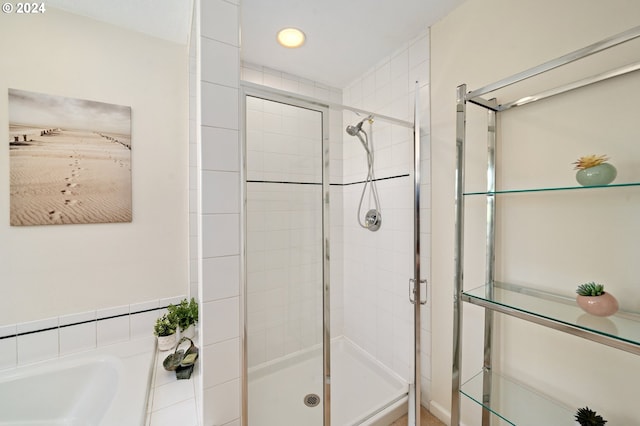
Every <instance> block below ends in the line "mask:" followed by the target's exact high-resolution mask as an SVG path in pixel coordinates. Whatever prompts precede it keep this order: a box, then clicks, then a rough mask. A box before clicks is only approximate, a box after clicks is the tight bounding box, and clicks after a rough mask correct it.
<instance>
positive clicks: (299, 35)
mask: <svg viewBox="0 0 640 426" xmlns="http://www.w3.org/2000/svg"><path fill="white" fill-rule="evenodd" d="M277 38H278V43H280V44H281V45H282V46H284V47H290V48H294V47H300V46H302V45H303V44H304V39H305V36H304V33H303V32H302V31H300V30H299V29H297V28H283V29H281V30H280V31H278V37H277Z"/></svg>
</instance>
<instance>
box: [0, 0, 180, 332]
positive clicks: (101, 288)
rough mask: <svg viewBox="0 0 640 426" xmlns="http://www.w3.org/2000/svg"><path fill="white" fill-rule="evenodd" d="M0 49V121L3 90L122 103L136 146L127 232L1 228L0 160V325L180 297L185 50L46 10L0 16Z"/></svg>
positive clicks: (1, 156) (5, 217)
mask: <svg viewBox="0 0 640 426" xmlns="http://www.w3.org/2000/svg"><path fill="white" fill-rule="evenodd" d="M0 51H2V58H1V59H0V97H2V98H3V100H2V101H0V117H7V90H8V88H15V89H23V90H29V91H34V92H40V93H46V94H53V95H60V96H67V97H73V98H80V99H90V100H96V101H101V102H106V103H113V104H118V105H127V106H131V108H132V145H133V148H132V154H131V155H132V184H133V222H132V223H119V224H88V225H60V226H32V227H10V226H9V191H8V189H9V182H8V180H9V173H8V170H9V157H8V155H9V150H8V149H5V150H2V151H0V170H2V171H3V172H2V173H1V174H0V205H1V208H0V234H1V235H2V238H1V239H2V243H1V244H0V282H2V288H3V290H2V298H0V324H8V323H14V322H22V321H30V320H35V319H41V318H48V317H54V316H58V315H63V314H70V313H77V312H83V311H89V310H95V309H100V308H105V307H113V306H120V305H129V304H132V303H135V302H142V301H148V300H152V299H156V300H157V299H160V298H165V297H170V296H176V295H182V294H185V293H186V291H187V238H186V236H187V191H186V185H187V173H186V170H187V169H186V165H187V150H186V138H187V66H186V65H187V50H186V46H181V45H177V44H173V43H169V42H166V41H161V40H159V39H155V38H151V37H148V36H144V35H141V34H139V33H134V32H131V31H126V30H122V29H119V28H116V27H113V26H110V25H107V24H103V23H100V22H97V21H93V20H90V19H85V18H81V17H78V16H75V15H71V14H67V13H62V12H59V11H56V10H55V9H52V8H48V10H47V12H46V14H43V15H15V14H12V15H9V14H2V15H1V16H0ZM0 140H3V141H7V140H8V123H7V122H6V121H3V123H1V124H0Z"/></svg>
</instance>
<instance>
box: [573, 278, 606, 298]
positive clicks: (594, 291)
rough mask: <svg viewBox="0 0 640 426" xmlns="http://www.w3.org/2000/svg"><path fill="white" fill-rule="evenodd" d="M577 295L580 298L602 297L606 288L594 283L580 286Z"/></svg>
mask: <svg viewBox="0 0 640 426" xmlns="http://www.w3.org/2000/svg"><path fill="white" fill-rule="evenodd" d="M576 293H578V294H579V295H580V296H602V295H603V294H604V286H603V285H602V284H596V283H594V282H593V281H592V282H590V283H585V284H580V285H579V286H578V288H577V289H576Z"/></svg>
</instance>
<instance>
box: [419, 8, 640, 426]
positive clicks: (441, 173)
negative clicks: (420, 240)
mask: <svg viewBox="0 0 640 426" xmlns="http://www.w3.org/2000/svg"><path fill="white" fill-rule="evenodd" d="M551 10H552V11H553V13H549V11H551ZM639 17H640V4H637V3H632V2H628V1H622V0H621V1H613V2H607V3H606V4H605V3H603V2H599V1H578V0H572V1H565V2H561V3H558V2H552V1H543V2H539V1H535V2H534V1H529V0H527V1H521V2H512V1H508V0H489V1H479V0H469V1H468V2H467V3H465V4H464V5H462V6H461V7H459V8H458V9H456V10H455V11H454V12H452V13H451V14H450V15H448V16H447V17H445V18H444V19H443V20H442V21H440V22H439V23H437V24H436V25H434V26H433V27H432V30H431V37H432V39H431V42H432V44H431V46H432V51H431V53H432V56H431V59H432V63H431V76H432V80H431V83H432V105H433V108H432V114H431V119H432V120H431V124H432V167H433V168H432V181H433V199H432V205H433V245H432V253H433V269H432V281H433V307H434V310H433V321H434V323H437V324H438V326H437V327H434V329H433V349H434V350H433V365H434V366H438V368H434V369H433V373H434V376H433V400H432V405H431V407H432V409H435V410H436V412H437V413H438V415H439V416H441V417H442V418H447V417H448V416H449V409H450V408H449V407H450V398H451V368H450V366H451V362H452V358H451V348H452V319H453V311H452V294H453V271H454V266H453V241H454V239H453V237H454V221H453V218H454V216H453V207H454V203H453V201H454V169H455V152H454V148H455V91H456V86H458V85H459V84H461V83H467V84H468V85H469V89H475V88H478V87H480V86H482V85H484V84H488V83H490V82H492V81H495V80H498V79H500V78H503V77H506V76H508V75H511V74H513V73H515V72H518V71H521V70H524V69H526V68H529V67H532V66H534V65H537V64H538V63H541V62H544V61H546V60H550V59H553V58H555V57H557V56H560V55H562V54H564V53H568V52H570V51H573V50H576V49H578V48H581V47H584V46H586V45H588V44H590V43H594V42H596V41H598V40H600V39H602V38H605V37H608V36H610V35H613V34H616V33H618V32H621V31H623V30H626V29H628V28H631V27H633V26H635V25H637V24H638V18H639ZM636 46H637V45H636ZM635 52H637V47H636V48H635ZM626 56H627V58H632V59H633V60H637V54H635V53H633V52H628V54H627V55H626ZM630 61H631V60H629V62H630ZM614 62H615V59H614V58H612V57H607V56H605V59H601V58H594V59H593V60H590V61H588V64H589V66H590V67H591V68H592V69H595V68H598V67H600V68H603V67H604V68H606V67H607V66H608V65H610V64H613V63H614ZM578 69H579V68H571V71H570V74H574V75H576V74H577V72H578V71H577V70H578ZM558 78H560V77H558ZM546 83H547V84H548V83H549V80H546ZM633 87H636V88H637V87H638V77H637V76H633V77H629V78H625V79H624V80H620V82H613V83H610V84H609V83H607V85H600V86H594V87H593V88H591V89H588V90H587V91H585V92H579V93H575V94H570V95H566V96H564V97H563V98H558V99H557V100H552V101H551V100H550V101H544V103H540V104H536V105H535V106H532V107H531V108H529V107H523V108H522V110H519V109H516V110H514V111H513V113H512V112H509V113H508V114H510V115H509V116H506V115H505V116H504V118H503V119H502V120H501V121H500V123H499V131H500V132H501V136H500V139H499V144H502V145H501V146H500V148H499V149H500V151H499V160H498V161H499V167H500V166H502V169H503V170H507V171H506V172H500V173H499V175H498V182H499V184H501V185H504V186H508V187H518V186H523V185H524V186H527V185H534V181H537V182H540V184H541V185H545V184H556V185H572V184H574V179H573V173H574V172H573V171H572V166H571V162H572V161H574V160H575V159H576V158H577V157H579V156H581V155H585V154H591V153H603V154H609V155H611V157H612V162H613V163H614V164H616V165H617V166H618V168H619V170H620V173H619V181H621V182H622V181H633V180H635V181H637V180H638V179H640V176H638V175H637V173H638V170H639V168H638V157H639V156H640V155H639V154H638V152H637V148H635V147H636V146H637V143H635V142H634V140H636V139H637V130H634V129H633V126H629V125H625V124H624V123H625V122H633V114H634V112H633V111H635V115H636V116H637V108H636V107H635V106H632V105H627V107H628V108H627V110H630V111H632V112H629V111H625V108H624V107H622V108H618V109H616V108H615V106H616V102H615V101H614V100H613V99H612V97H613V96H616V95H614V94H615V93H616V92H618V95H617V96H618V99H621V98H622V96H619V95H620V94H622V95H624V93H627V94H628V98H631V99H633V98H634V96H633V95H632V94H630V93H636V92H629V91H630V90H632V88H633ZM513 90H515V89H513ZM635 90H637V89H635ZM507 92H509V95H507V96H506V97H507V98H508V97H509V96H513V95H514V92H513V91H511V89H509V90H507ZM525 94H530V93H521V95H525ZM603 96H604V98H607V97H608V98H609V99H606V100H604V101H603V99H604V98H603ZM596 99H599V100H596ZM598 102H603V103H602V104H601V105H600V106H602V108H597V106H598ZM605 105H607V106H606V107H604V106H605ZM471 108H472V107H470V109H471ZM525 108H526V109H525ZM633 108H636V109H635V110H633ZM621 119H622V120H621ZM470 120H471V122H472V123H471V124H470V128H471V129H474V131H475V130H477V127H475V124H473V123H475V122H477V120H478V115H477V114H476V115H471V119H470ZM472 133H473V132H472V130H469V134H472ZM478 140H479V141H478ZM473 141H475V142H478V143H479V144H484V136H479V137H476V138H475V139H473ZM531 145H536V148H539V149H540V150H541V151H542V152H541V153H540V151H538V153H537V154H534V150H533V149H531V148H530V147H531ZM514 147H517V148H514ZM472 155H475V157H472V158H473V160H478V159H480V160H481V159H482V155H481V154H480V152H479V151H475V152H474V153H473V154H472ZM468 161H471V160H468ZM536 166H537V167H536ZM536 168H538V169H541V170H544V171H546V172H549V171H551V173H550V174H549V176H550V177H548V178H547V177H542V178H533V176H534V173H535V170H536ZM476 171H477V169H476ZM467 179H468V182H469V184H470V185H474V184H477V182H478V181H481V179H482V178H480V175H478V174H475V172H474V173H471V174H470V175H469V176H468V178H467ZM584 194H587V193H586V192H585V193H584ZM610 194H612V192H609V191H607V192H603V193H598V194H594V195H589V196H587V195H573V194H566V195H564V196H555V198H554V196H552V195H548V196H543V198H542V199H536V200H537V201H532V202H531V203H529V204H527V205H524V206H523V205H522V204H513V203H512V201H511V199H507V201H506V202H505V204H503V205H502V206H501V207H500V210H499V214H500V215H501V218H503V220H504V221H503V222H501V225H500V227H499V239H498V253H499V255H500V257H501V259H500V260H499V263H498V271H497V273H498V274H499V276H500V278H502V279H509V280H512V281H515V282H518V283H521V284H528V285H536V286H538V287H546V288H553V289H554V290H555V291H558V292H560V293H564V294H567V295H571V294H572V292H573V290H574V289H575V287H576V286H577V284H579V283H581V282H585V281H590V280H601V281H603V282H605V284H609V288H610V290H611V292H612V293H614V294H616V293H617V295H618V296H619V298H620V299H621V301H622V304H623V306H624V307H625V308H627V309H630V310H635V311H637V310H638V307H639V306H640V299H639V298H638V293H637V275H638V270H637V265H634V264H633V259H632V257H633V256H632V255H629V254H628V253H637V239H638V236H639V235H638V234H639V230H638V227H637V221H634V220H632V218H634V217H637V215H638V204H639V203H638V200H637V196H631V195H627V196H625V197H626V201H623V202H622V203H621V202H620V201H619V200H620V197H615V196H611V195H610ZM614 194H615V193H614ZM586 197H589V198H586ZM578 203H583V204H585V203H586V205H589V204H593V205H598V204H599V203H602V205H603V206H607V207H611V206H613V205H614V204H613V203H616V204H615V205H616V208H615V209H613V210H610V211H606V209H604V208H603V209H600V211H599V212H597V213H595V214H591V213H589V214H588V215H586V216H585V215H583V214H582V212H580V213H576V212H575V210H573V209H574V208H575V207H576V205H578ZM469 204H475V203H473V202H470V203H469ZM470 207H472V206H470ZM544 207H548V208H554V209H555V210H554V211H553V214H550V215H549V214H548V213H547V212H546V209H545V208H544ZM619 207H623V209H622V210H621V209H619ZM614 210H615V212H616V213H613V211H614ZM471 212H472V213H471V214H470V215H469V216H468V218H469V219H470V223H471V226H470V229H469V230H468V232H467V235H469V236H472V235H475V236H478V235H479V234H477V233H476V234H474V232H475V231H474V230H475V229H478V227H481V226H482V222H483V221H484V218H483V214H484V213H483V212H482V210H473V209H471ZM567 212H568V213H567ZM619 212H622V213H619ZM613 217H615V219H612V218H613ZM525 225H526V226H525ZM601 225H605V226H606V227H607V229H608V230H610V231H609V232H601V231H598V230H597V229H599V228H600V226H601ZM610 226H614V227H613V228H611V227H610ZM518 229H520V231H518ZM591 229H593V231H591ZM529 231H531V232H529ZM525 232H526V233H525ZM567 233H569V236H567ZM583 233H585V234H586V235H588V234H591V235H592V237H590V238H589V237H587V238H585V237H583V235H585V234H583ZM590 244H595V245H596V246H598V247H606V249H605V250H604V251H602V252H599V254H598V255H595V254H594V251H592V250H588V249H587V248H588V247H589V245H590ZM481 246H482V244H480V247H479V246H477V245H474V248H476V249H477V250H469V251H466V252H465V256H466V259H465V266H466V267H467V268H469V270H468V271H467V272H470V271H471V273H469V274H465V278H466V280H465V284H466V286H467V288H471V287H473V284H472V283H471V281H474V278H477V277H478V275H477V274H476V272H475V271H477V270H479V268H480V266H481V265H482V263H483V262H484V258H483V257H484V250H483V249H482V247H481ZM614 248H615V250H614ZM618 250H620V251H618ZM616 251H617V253H619V254H618V255H614V254H613V253H614V252H616ZM620 256H621V257H623V258H626V259H627V262H623V263H622V264H621V263H620V262H619V261H618V258H619V257H620ZM502 259H507V260H504V261H503V260H502ZM523 259H524V260H529V262H527V261H523ZM534 259H535V265H534V266H533V267H532V265H531V260H534ZM636 263H637V262H636ZM540 265H544V267H541V266H540ZM610 265H617V266H613V267H611V266H610ZM480 279H481V278H480ZM481 283H482V282H481V281H480V282H478V284H477V285H480V284H481ZM480 319H481V316H480V312H479V311H478V310H476V309H472V308H471V309H468V308H465V331H466V337H465V340H464V342H463V351H464V353H465V356H464V363H465V364H464V368H463V379H464V378H466V377H469V376H471V375H472V374H473V373H474V371H479V369H480V367H481V360H482V358H481V356H482V354H481V336H479V333H480V331H481V329H480V326H479V324H478V323H479V321H480ZM498 330H501V331H502V332H504V336H505V338H504V339H502V338H498V339H497V341H496V343H495V348H496V351H495V353H496V364H495V365H496V368H497V369H499V370H501V371H502V372H505V373H507V374H511V375H513V376H515V377H516V378H518V379H520V380H522V381H525V382H526V383H528V384H530V385H531V386H534V387H536V388H537V389H539V390H541V391H543V392H546V393H548V394H549V395H550V396H552V397H555V398H557V399H558V400H560V401H561V402H562V403H564V404H566V405H567V406H568V407H576V408H577V407H579V406H585V405H588V406H589V407H590V408H593V409H596V410H597V411H598V412H600V413H601V414H603V416H604V417H605V418H606V419H608V420H609V422H610V423H612V424H635V423H637V421H638V416H637V413H634V403H635V399H636V397H635V395H636V391H635V387H636V386H635V385H634V384H635V383H637V381H638V380H639V379H640V377H639V376H638V374H639V373H638V371H639V368H638V367H639V366H640V359H638V358H637V357H635V356H632V355H630V354H627V353H626V352H621V351H617V350H614V349H610V348H605V347H601V346H598V345H596V344H594V343H591V342H588V341H585V340H581V339H578V338H575V337H572V336H568V335H563V334H560V333H558V332H555V331H551V330H548V329H544V328H541V327H537V326H532V325H529V324H525V323H523V322H521V321H519V320H514V319H504V318H501V319H499V322H498ZM474 333H475V334H474ZM605 365H606V367H605ZM463 407H464V408H465V409H464V411H465V413H464V415H463V421H464V422H465V424H467V425H477V424H480V423H479V422H480V420H479V417H478V416H477V415H478V412H477V410H476V409H474V408H473V407H472V405H471V404H467V403H466V402H465V403H464V405H463Z"/></svg>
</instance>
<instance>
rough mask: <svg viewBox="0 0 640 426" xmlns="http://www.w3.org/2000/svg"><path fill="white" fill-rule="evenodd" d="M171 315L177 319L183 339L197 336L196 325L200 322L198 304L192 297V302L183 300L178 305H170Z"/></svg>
mask: <svg viewBox="0 0 640 426" xmlns="http://www.w3.org/2000/svg"><path fill="white" fill-rule="evenodd" d="M167 309H168V310H169V315H172V316H174V317H175V318H176V320H177V322H178V326H179V327H180V333H181V336H183V337H188V338H190V339H192V338H193V336H195V325H196V323H197V322H198V303H197V302H196V300H195V299H194V298H193V297H192V298H191V300H190V301H187V299H182V300H181V301H180V303H179V304H177V305H169V306H168V307H167Z"/></svg>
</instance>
